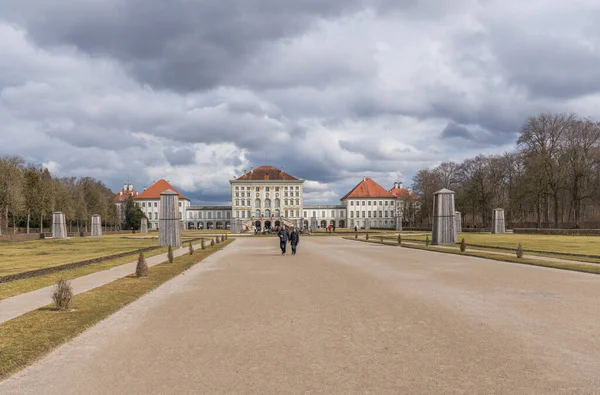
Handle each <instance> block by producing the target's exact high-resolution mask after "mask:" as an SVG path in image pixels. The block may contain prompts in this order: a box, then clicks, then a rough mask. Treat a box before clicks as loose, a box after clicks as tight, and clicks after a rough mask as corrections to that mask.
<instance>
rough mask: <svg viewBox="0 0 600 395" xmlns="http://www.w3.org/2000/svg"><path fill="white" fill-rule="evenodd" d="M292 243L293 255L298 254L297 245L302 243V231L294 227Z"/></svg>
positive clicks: (291, 236)
mask: <svg viewBox="0 0 600 395" xmlns="http://www.w3.org/2000/svg"><path fill="white" fill-rule="evenodd" d="M290 244H291V245H292V255H296V247H298V244H300V233H299V232H298V229H296V228H294V229H293V230H292V233H291V234H290Z"/></svg>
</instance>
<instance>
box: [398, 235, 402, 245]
mask: <svg viewBox="0 0 600 395" xmlns="http://www.w3.org/2000/svg"><path fill="white" fill-rule="evenodd" d="M398 244H402V235H401V234H398Z"/></svg>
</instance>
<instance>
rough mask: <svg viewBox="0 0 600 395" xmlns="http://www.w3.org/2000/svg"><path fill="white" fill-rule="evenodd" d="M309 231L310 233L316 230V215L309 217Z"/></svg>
mask: <svg viewBox="0 0 600 395" xmlns="http://www.w3.org/2000/svg"><path fill="white" fill-rule="evenodd" d="M310 231H311V232H312V233H315V232H316V231H317V218H316V217H312V218H311V219H310Z"/></svg>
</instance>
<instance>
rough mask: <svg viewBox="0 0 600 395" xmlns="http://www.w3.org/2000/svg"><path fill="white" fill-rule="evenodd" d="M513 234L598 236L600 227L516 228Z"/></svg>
mask: <svg viewBox="0 0 600 395" xmlns="http://www.w3.org/2000/svg"><path fill="white" fill-rule="evenodd" d="M513 233H515V234H517V233H518V234H525V235H557V236H558V235H559V236H599V235H600V229H539V228H518V229H513Z"/></svg>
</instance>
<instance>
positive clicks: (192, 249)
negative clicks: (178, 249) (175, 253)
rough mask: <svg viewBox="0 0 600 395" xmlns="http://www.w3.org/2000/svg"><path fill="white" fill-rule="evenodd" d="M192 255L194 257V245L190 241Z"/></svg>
mask: <svg viewBox="0 0 600 395" xmlns="http://www.w3.org/2000/svg"><path fill="white" fill-rule="evenodd" d="M190 255H194V246H193V245H192V242H191V241H190Z"/></svg>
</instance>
